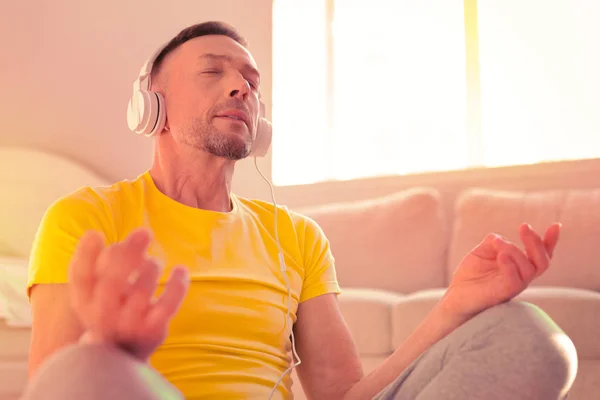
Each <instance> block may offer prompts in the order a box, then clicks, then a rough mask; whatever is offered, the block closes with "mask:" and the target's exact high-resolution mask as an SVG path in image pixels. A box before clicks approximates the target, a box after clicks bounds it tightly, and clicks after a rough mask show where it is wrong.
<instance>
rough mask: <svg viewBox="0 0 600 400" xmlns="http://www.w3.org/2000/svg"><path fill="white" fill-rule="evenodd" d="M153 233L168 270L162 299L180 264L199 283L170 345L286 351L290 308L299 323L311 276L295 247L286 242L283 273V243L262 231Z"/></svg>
mask: <svg viewBox="0 0 600 400" xmlns="http://www.w3.org/2000/svg"><path fill="white" fill-rule="evenodd" d="M153 232H155V234H154V239H153V242H152V244H151V245H150V248H149V253H150V255H151V256H152V257H155V258H156V259H157V260H159V262H160V263H161V264H162V265H163V266H164V272H163V274H162V277H161V280H160V282H161V287H159V293H160V291H161V288H162V284H164V283H165V282H166V281H167V279H168V276H169V274H170V272H171V270H172V269H173V267H174V266H176V265H183V266H185V267H186V268H187V269H188V270H189V271H190V278H191V284H190V288H189V291H188V293H187V295H186V297H185V300H184V302H183V304H182V306H181V308H180V311H179V313H178V314H177V315H176V316H175V317H174V318H173V320H172V321H171V325H170V334H169V338H168V342H172V343H177V342H180V343H190V342H194V343H212V344H213V345H215V346H218V345H219V343H221V344H222V345H223V346H226V347H228V348H230V347H231V346H235V343H236V342H237V341H243V342H244V343H245V344H244V347H247V346H248V342H251V343H256V345H258V346H263V345H266V344H270V345H272V346H274V347H278V348H281V347H284V346H286V344H287V342H288V341H287V337H288V336H289V326H288V325H289V324H288V325H286V319H287V318H288V306H289V317H290V318H291V321H292V323H293V321H295V319H296V310H297V306H298V301H299V298H300V293H301V290H302V281H303V277H304V272H303V269H302V266H301V264H300V263H298V261H297V260H298V257H297V255H296V254H295V253H294V246H292V245H291V244H289V243H286V241H285V239H283V240H282V243H280V244H281V245H282V246H281V247H282V248H283V253H284V260H285V263H286V271H285V272H283V271H282V270H281V266H280V263H279V257H278V247H277V242H276V241H275V239H274V237H272V234H271V232H269V231H268V230H266V229H264V228H261V227H260V226H251V225H249V224H216V225H213V226H211V227H210V229H202V228H200V229H193V230H188V229H168V228H166V227H163V228H162V229H153ZM284 274H285V275H284ZM288 291H289V293H288ZM288 296H289V302H288ZM288 303H289V304H288Z"/></svg>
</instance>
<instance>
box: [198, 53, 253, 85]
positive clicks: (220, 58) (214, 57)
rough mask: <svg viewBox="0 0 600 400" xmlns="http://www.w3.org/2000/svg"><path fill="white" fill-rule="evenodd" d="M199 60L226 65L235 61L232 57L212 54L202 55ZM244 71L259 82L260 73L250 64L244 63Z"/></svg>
mask: <svg viewBox="0 0 600 400" xmlns="http://www.w3.org/2000/svg"><path fill="white" fill-rule="evenodd" d="M199 58H201V59H202V58H204V59H210V60H218V61H226V62H228V63H231V64H234V63H235V60H234V59H233V57H231V56H227V55H225V54H213V53H206V54H202V55H201V56H200V57H199ZM244 69H245V70H246V71H248V72H249V73H251V74H253V75H256V76H257V78H258V80H259V82H260V72H258V70H257V69H256V68H254V67H253V66H252V65H251V64H249V63H244Z"/></svg>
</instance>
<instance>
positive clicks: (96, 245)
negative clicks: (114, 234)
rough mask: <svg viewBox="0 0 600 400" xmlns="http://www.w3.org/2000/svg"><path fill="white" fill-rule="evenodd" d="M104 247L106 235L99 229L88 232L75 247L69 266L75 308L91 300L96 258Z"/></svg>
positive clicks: (71, 294)
mask: <svg viewBox="0 0 600 400" xmlns="http://www.w3.org/2000/svg"><path fill="white" fill-rule="evenodd" d="M103 249H104V237H103V236H102V234H101V233H100V232H97V231H88V232H86V233H85V234H84V235H83V236H82V238H81V239H80V240H79V243H78V244H77V247H76V248H75V252H74V254H73V258H72V260H71V263H70V267H69V282H70V283H71V284H70V285H69V292H70V297H71V302H72V305H73V307H74V308H75V309H77V308H79V307H80V306H82V305H86V304H89V303H90V302H91V299H92V296H93V288H94V283H95V280H96V276H95V265H96V260H97V259H98V256H99V255H100V253H101V252H102V250H103Z"/></svg>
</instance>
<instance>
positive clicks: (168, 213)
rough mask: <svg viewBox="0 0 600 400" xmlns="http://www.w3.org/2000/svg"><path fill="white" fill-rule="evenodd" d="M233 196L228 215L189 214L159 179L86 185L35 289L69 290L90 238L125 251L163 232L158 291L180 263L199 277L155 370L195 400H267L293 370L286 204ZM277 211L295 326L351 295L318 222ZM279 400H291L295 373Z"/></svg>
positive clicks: (41, 238) (65, 204)
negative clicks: (307, 310)
mask: <svg viewBox="0 0 600 400" xmlns="http://www.w3.org/2000/svg"><path fill="white" fill-rule="evenodd" d="M231 197H232V204H233V210H232V211H231V212H228V213H220V212H213V211H206V210H199V209H196V208H192V207H188V206H185V205H183V204H181V203H178V202H176V201H174V200H172V199H171V198H169V197H167V196H165V195H164V194H163V193H162V192H160V191H159V190H158V189H157V187H156V186H155V185H154V182H153V180H152V177H151V176H150V174H149V173H148V172H145V173H144V174H142V175H140V176H139V177H138V178H137V179H135V180H133V181H121V182H118V183H116V184H114V185H112V186H110V187H102V188H89V187H86V188H82V189H80V190H78V191H76V192H75V193H72V194H70V195H68V196H65V197H63V198H61V199H60V200H58V201H57V202H55V203H54V204H53V205H52V206H51V207H50V208H49V209H48V210H47V212H46V214H45V216H44V218H43V220H42V222H41V225H40V227H39V230H38V232H37V235H36V238H35V241H34V245H33V248H32V253H31V263H30V269H29V279H28V284H27V287H28V288H30V287H31V286H32V285H35V284H46V283H65V282H67V279H68V272H67V270H68V266H69V262H70V259H71V257H72V255H73V251H74V249H75V247H76V245H77V242H78V240H79V239H80V238H81V236H82V235H83V234H84V233H85V232H86V231H88V230H90V229H95V230H97V231H100V232H102V233H104V235H105V236H106V240H107V242H108V243H115V242H119V241H122V240H123V239H125V238H126V237H127V235H128V234H129V233H130V232H131V231H132V230H133V229H135V228H138V227H141V226H145V227H148V228H150V229H151V230H152V232H153V234H154V240H153V243H152V244H151V245H150V248H149V253H150V254H151V255H152V256H154V257H157V258H158V259H159V260H161V261H162V262H163V263H164V265H165V271H164V273H163V275H162V277H161V280H160V285H159V289H158V291H159V292H160V290H161V286H162V285H163V284H164V283H165V282H166V279H167V278H168V276H169V273H170V270H171V269H172V267H173V266H174V265H177V264H183V265H185V266H187V267H188V268H189V271H190V277H191V285H190V288H189V293H188V294H187V296H186V298H185V300H184V302H183V305H182V307H181V310H180V311H179V313H178V314H177V315H176V316H175V317H174V318H173V319H172V321H171V324H170V326H169V334H168V337H167V339H166V341H165V342H164V344H162V345H161V346H160V347H159V348H158V349H157V351H156V352H155V353H154V354H153V356H152V358H151V364H152V365H153V366H154V367H155V368H156V369H157V370H158V371H159V372H160V373H161V374H162V375H164V376H165V377H166V378H167V380H169V381H170V382H171V383H172V384H174V385H175V386H176V387H177V388H178V389H179V390H181V392H182V393H183V394H184V396H185V397H186V399H228V400H233V399H249V398H260V399H266V398H267V397H268V395H269V393H270V391H271V388H272V387H273V386H274V385H275V383H276V382H277V380H278V379H279V378H280V376H281V375H282V374H283V372H284V371H285V370H286V369H287V368H288V366H289V365H290V362H291V354H290V350H291V343H290V340H289V331H286V330H285V327H286V324H285V318H286V312H287V286H286V283H285V279H284V278H283V275H282V274H283V273H282V272H281V270H280V266H279V260H278V250H277V245H276V241H275V230H274V210H275V207H274V206H273V205H272V204H270V203H267V202H262V201H257V200H247V199H243V198H241V197H237V196H235V195H232V196H231ZM277 214H278V218H277V220H278V228H279V229H278V231H279V232H278V233H279V239H280V244H281V247H282V249H283V254H284V257H285V263H286V266H287V276H288V278H289V283H290V286H291V294H292V307H291V312H290V316H291V318H292V321H295V320H296V310H297V306H298V304H299V303H300V302H303V301H305V300H308V299H310V298H313V297H315V296H319V295H322V294H325V293H339V292H340V288H339V286H338V283H337V279H336V274H335V268H334V260H333V257H332V255H331V252H330V249H329V243H328V241H327V239H326V238H325V236H324V234H323V232H322V231H321V229H320V228H319V227H318V226H317V224H316V223H315V222H314V221H312V220H311V219H309V218H307V217H304V216H301V215H300V214H297V213H294V212H288V211H286V210H285V209H284V208H282V207H280V208H279V212H278V213H277ZM51 306H52V305H51V304H49V305H48V307H51ZM278 395H279V396H280V397H279V398H291V396H292V395H291V379H290V378H289V374H288V377H287V378H286V379H284V380H283V382H282V383H281V384H280V385H279V391H278Z"/></svg>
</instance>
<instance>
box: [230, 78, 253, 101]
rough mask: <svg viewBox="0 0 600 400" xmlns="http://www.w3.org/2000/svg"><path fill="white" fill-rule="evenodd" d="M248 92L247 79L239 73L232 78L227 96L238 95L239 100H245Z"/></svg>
mask: <svg viewBox="0 0 600 400" xmlns="http://www.w3.org/2000/svg"><path fill="white" fill-rule="evenodd" d="M249 93H250V85H249V84H248V81H247V80H246V79H245V78H244V77H243V76H241V75H237V76H236V77H235V78H234V79H232V83H231V87H230V91H229V96H230V97H238V98H239V99H241V100H246V99H247V98H248V94H249Z"/></svg>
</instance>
